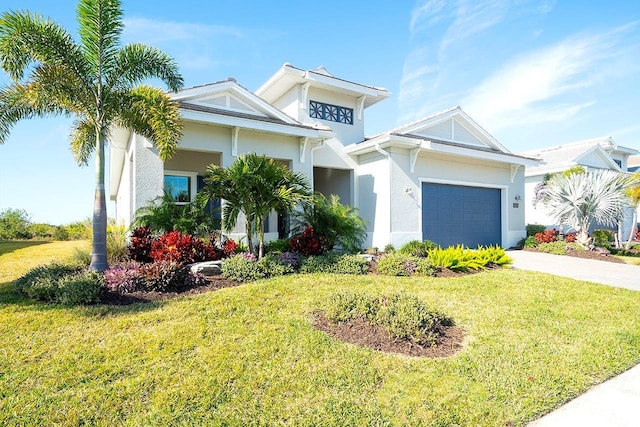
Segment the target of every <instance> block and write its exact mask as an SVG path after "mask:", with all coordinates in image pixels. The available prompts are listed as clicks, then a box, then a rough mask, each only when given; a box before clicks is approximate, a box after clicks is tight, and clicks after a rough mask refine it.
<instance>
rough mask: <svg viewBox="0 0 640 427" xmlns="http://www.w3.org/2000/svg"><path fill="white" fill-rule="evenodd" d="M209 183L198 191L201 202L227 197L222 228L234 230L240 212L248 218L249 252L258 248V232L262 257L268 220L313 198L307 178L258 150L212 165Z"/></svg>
mask: <svg viewBox="0 0 640 427" xmlns="http://www.w3.org/2000/svg"><path fill="white" fill-rule="evenodd" d="M205 183H206V184H207V185H206V186H205V187H204V188H203V189H202V190H201V191H200V193H198V196H199V200H198V203H200V204H201V205H205V204H206V203H207V202H208V201H209V200H210V199H212V198H218V199H224V205H223V206H224V207H223V210H222V227H223V229H224V230H226V231H232V230H233V228H234V227H235V226H236V223H237V221H238V216H239V215H240V214H242V215H244V218H245V231H246V234H247V242H248V244H249V251H251V252H253V251H254V245H253V235H254V233H257V234H258V240H259V248H258V257H259V258H262V255H263V254H264V221H265V219H266V218H267V216H268V215H269V214H270V213H271V212H272V211H274V210H275V211H277V212H291V211H293V210H294V209H295V208H296V206H297V205H298V204H299V203H301V202H304V201H306V200H308V199H309V184H308V182H307V179H306V177H305V176H304V175H303V174H301V173H297V172H293V171H291V170H290V169H289V168H288V167H287V166H285V165H284V164H282V163H280V162H277V161H274V160H273V159H268V158H267V157H266V156H264V155H262V156H259V155H257V154H255V153H250V154H245V155H241V156H238V158H237V159H236V160H235V161H234V162H233V164H232V165H231V166H229V167H228V168H222V167H220V166H217V165H210V166H209V167H208V168H207V176H206V178H205Z"/></svg>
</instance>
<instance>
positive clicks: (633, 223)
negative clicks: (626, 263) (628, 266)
mask: <svg viewBox="0 0 640 427" xmlns="http://www.w3.org/2000/svg"><path fill="white" fill-rule="evenodd" d="M631 218H632V221H631V232H630V233H629V239H628V240H627V244H626V245H624V248H625V249H626V250H629V248H631V241H632V240H633V235H634V234H635V233H634V232H635V231H636V222H637V221H638V207H637V206H634V207H633V216H632V217H631Z"/></svg>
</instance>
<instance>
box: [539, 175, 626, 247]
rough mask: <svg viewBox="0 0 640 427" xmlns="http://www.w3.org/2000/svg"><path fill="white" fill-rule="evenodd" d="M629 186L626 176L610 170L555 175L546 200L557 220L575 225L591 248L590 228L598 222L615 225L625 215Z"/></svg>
mask: <svg viewBox="0 0 640 427" xmlns="http://www.w3.org/2000/svg"><path fill="white" fill-rule="evenodd" d="M628 185H629V181H628V180H627V179H626V178H625V177H624V175H622V174H620V173H618V172H613V171H608V170H596V171H593V172H591V171H589V172H584V173H574V174H569V175H554V176H553V177H552V178H551V179H550V180H549V183H548V184H547V189H546V194H547V196H546V198H545V200H544V203H545V205H546V206H547V208H548V209H549V213H550V214H551V216H552V218H553V219H554V221H555V222H556V223H558V224H568V225H569V226H571V227H573V228H574V229H575V230H576V231H577V232H578V233H577V235H576V240H577V242H578V243H579V244H580V245H582V246H583V247H588V246H589V245H590V244H591V239H590V238H589V227H590V226H591V224H592V223H593V222H594V221H597V222H598V223H600V224H602V225H604V226H611V227H615V226H616V225H617V222H618V220H620V219H621V218H623V217H624V210H623V207H624V202H625V199H624V197H625V196H624V190H625V188H627V187H628Z"/></svg>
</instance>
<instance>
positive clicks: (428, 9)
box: [409, 0, 447, 33]
mask: <svg viewBox="0 0 640 427" xmlns="http://www.w3.org/2000/svg"><path fill="white" fill-rule="evenodd" d="M445 6H447V1H446V0H427V1H425V2H423V3H422V4H421V5H419V6H417V7H415V8H414V9H413V10H412V11H411V22H410V24H409V31H411V32H412V33H413V32H415V31H417V30H419V29H421V28H422V27H424V26H428V25H433V24H435V23H436V22H438V21H439V20H441V19H442V18H443V17H444V14H443V13H442V12H443V9H444V8H445Z"/></svg>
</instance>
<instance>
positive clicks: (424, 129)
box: [345, 107, 538, 165]
mask: <svg viewBox="0 0 640 427" xmlns="http://www.w3.org/2000/svg"><path fill="white" fill-rule="evenodd" d="M387 147H401V148H405V149H409V150H411V151H412V153H413V155H414V156H417V153H419V152H421V151H429V152H439V153H444V154H449V155H457V156H462V157H470V158H477V159H483V160H491V161H495V162H501V163H510V164H515V165H537V164H538V161H537V160H535V159H531V158H528V157H526V156H522V155H517V154H513V153H511V152H510V151H509V150H507V149H506V148H505V147H504V146H503V145H502V144H500V143H499V142H498V141H497V140H496V139H495V138H494V137H493V136H491V135H490V134H489V133H488V132H487V131H486V130H484V129H483V128H482V127H481V126H480V125H478V124H477V123H476V122H475V121H474V120H473V119H472V118H471V117H469V115H468V114H466V113H465V112H464V111H462V108H460V107H453V108H450V109H448V110H444V111H441V112H438V113H435V114H432V115H429V116H426V117H423V118H421V119H418V120H416V121H413V122H411V123H407V124H404V125H402V126H398V127H396V128H393V129H390V130H388V131H386V132H383V133H380V134H378V135H376V136H374V137H372V138H368V139H366V140H364V141H362V142H359V143H357V144H351V145H349V146H347V147H345V150H346V152H347V153H349V154H352V155H360V154H365V153H368V152H373V151H381V149H382V148H387Z"/></svg>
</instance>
